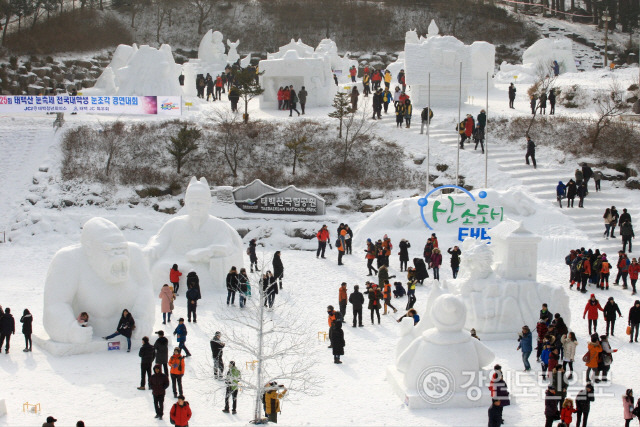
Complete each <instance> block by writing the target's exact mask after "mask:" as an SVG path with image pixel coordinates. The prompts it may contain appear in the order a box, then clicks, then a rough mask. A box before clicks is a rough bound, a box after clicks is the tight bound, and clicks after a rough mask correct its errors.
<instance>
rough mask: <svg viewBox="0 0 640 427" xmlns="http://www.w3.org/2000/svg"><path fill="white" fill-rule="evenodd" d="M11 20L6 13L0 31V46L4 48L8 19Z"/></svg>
mask: <svg viewBox="0 0 640 427" xmlns="http://www.w3.org/2000/svg"><path fill="white" fill-rule="evenodd" d="M10 18H11V14H10V13H7V17H6V18H5V20H4V28H3V29H2V42H1V43H0V46H4V37H5V36H6V35H7V26H8V25H9V19H10Z"/></svg>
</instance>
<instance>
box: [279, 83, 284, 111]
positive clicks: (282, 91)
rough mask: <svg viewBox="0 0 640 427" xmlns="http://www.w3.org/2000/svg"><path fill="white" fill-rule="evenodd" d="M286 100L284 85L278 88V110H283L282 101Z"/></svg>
mask: <svg viewBox="0 0 640 427" xmlns="http://www.w3.org/2000/svg"><path fill="white" fill-rule="evenodd" d="M283 102H284V90H282V86H280V89H278V110H282V103H283Z"/></svg>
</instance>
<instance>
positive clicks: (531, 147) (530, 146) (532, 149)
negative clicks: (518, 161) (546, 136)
mask: <svg viewBox="0 0 640 427" xmlns="http://www.w3.org/2000/svg"><path fill="white" fill-rule="evenodd" d="M529 157H531V162H532V163H533V168H534V169H536V168H537V165H536V144H535V142H533V140H532V139H531V137H529V136H527V154H526V155H525V156H524V161H525V162H526V164H529Z"/></svg>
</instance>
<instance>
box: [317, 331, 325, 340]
mask: <svg viewBox="0 0 640 427" xmlns="http://www.w3.org/2000/svg"><path fill="white" fill-rule="evenodd" d="M320 336H322V341H326V340H327V333H326V332H322V331H320V332H318V341H320Z"/></svg>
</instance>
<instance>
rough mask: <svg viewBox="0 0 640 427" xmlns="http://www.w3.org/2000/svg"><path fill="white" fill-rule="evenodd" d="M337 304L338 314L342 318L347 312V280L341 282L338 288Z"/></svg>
mask: <svg viewBox="0 0 640 427" xmlns="http://www.w3.org/2000/svg"><path fill="white" fill-rule="evenodd" d="M338 305H339V306H340V316H341V317H342V319H343V320H344V318H345V316H346V314H347V282H342V283H341V284H340V288H339V289H338Z"/></svg>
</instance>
